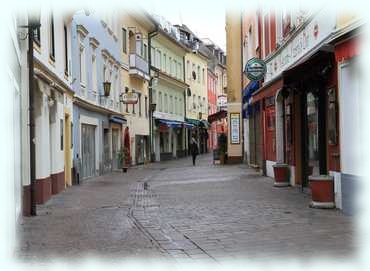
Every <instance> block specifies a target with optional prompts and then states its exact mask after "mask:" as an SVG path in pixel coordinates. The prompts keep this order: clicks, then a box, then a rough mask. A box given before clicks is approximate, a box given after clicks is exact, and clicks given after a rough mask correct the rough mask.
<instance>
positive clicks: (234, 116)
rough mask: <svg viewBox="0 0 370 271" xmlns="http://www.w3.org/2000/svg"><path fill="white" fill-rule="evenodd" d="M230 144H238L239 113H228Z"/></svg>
mask: <svg viewBox="0 0 370 271" xmlns="http://www.w3.org/2000/svg"><path fill="white" fill-rule="evenodd" d="M230 137H231V144H240V113H230Z"/></svg>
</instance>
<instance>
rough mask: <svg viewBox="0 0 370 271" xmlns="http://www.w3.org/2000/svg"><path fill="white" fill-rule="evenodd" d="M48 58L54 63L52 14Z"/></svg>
mask: <svg viewBox="0 0 370 271" xmlns="http://www.w3.org/2000/svg"><path fill="white" fill-rule="evenodd" d="M49 31H50V32H49V34H50V36H49V56H50V58H51V59H52V60H53V61H55V37H54V14H53V13H51V14H50V28H49Z"/></svg>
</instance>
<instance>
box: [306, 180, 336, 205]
mask: <svg viewBox="0 0 370 271" xmlns="http://www.w3.org/2000/svg"><path fill="white" fill-rule="evenodd" d="M308 180H309V182H310V188H311V197H312V201H311V204H310V207H313V208H324V209H327V208H334V207H335V202H334V178H333V177H332V176H328V175H319V176H309V177H308Z"/></svg>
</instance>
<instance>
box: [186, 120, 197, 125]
mask: <svg viewBox="0 0 370 271" xmlns="http://www.w3.org/2000/svg"><path fill="white" fill-rule="evenodd" d="M186 122H187V123H189V124H192V125H194V126H199V123H200V121H199V120H196V119H186Z"/></svg>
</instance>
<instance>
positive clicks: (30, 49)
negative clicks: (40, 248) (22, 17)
mask: <svg viewBox="0 0 370 271" xmlns="http://www.w3.org/2000/svg"><path fill="white" fill-rule="evenodd" d="M35 28H37V27H32V26H29V27H28V80H29V86H28V88H29V93H28V106H29V109H28V111H29V115H28V122H29V126H30V130H29V137H30V182H31V197H30V198H31V216H35V215H36V151H35V145H36V143H35V116H34V100H35V98H34V92H35V90H34V65H33V40H34V29H35Z"/></svg>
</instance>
